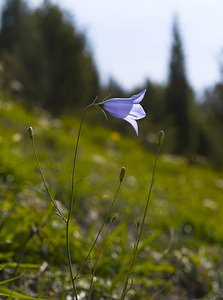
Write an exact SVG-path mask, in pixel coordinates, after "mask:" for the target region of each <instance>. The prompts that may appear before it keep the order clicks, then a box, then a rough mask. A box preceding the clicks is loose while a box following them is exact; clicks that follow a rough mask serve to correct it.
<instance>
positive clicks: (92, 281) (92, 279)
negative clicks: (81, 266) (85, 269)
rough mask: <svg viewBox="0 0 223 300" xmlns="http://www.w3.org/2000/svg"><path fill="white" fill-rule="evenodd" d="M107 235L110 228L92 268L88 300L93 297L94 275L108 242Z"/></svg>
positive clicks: (106, 232) (106, 233)
mask: <svg viewBox="0 0 223 300" xmlns="http://www.w3.org/2000/svg"><path fill="white" fill-rule="evenodd" d="M107 236H108V228H107V230H106V231H105V238H104V239H103V240H102V243H101V245H100V248H99V250H98V255H97V257H96V260H95V263H94V266H93V270H92V274H91V282H90V287H89V295H88V300H91V297H92V289H93V283H94V277H95V273H96V268H97V264H98V261H99V258H100V256H101V253H102V251H103V249H104V246H105V242H106V237H107Z"/></svg>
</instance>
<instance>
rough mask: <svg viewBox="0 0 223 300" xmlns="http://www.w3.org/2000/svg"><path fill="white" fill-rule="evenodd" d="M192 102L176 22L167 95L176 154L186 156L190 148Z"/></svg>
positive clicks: (167, 109)
mask: <svg viewBox="0 0 223 300" xmlns="http://www.w3.org/2000/svg"><path fill="white" fill-rule="evenodd" d="M190 101H191V100H190V87H189V84H188V81H187V76H186V71H185V61H184V53H183V46H182V41H181V36H180V32H179V28H178V23H177V21H176V20H175V21H174V23H173V42H172V49H171V56H170V63H169V77H168V84H167V94H166V113H167V116H168V117H169V119H170V120H171V123H172V126H173V128H174V131H175V132H176V135H175V146H174V149H173V152H174V153H175V154H186V153H187V152H188V149H189V147H190V143H191V128H190Z"/></svg>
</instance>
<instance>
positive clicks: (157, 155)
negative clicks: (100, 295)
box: [120, 131, 164, 300]
mask: <svg viewBox="0 0 223 300" xmlns="http://www.w3.org/2000/svg"><path fill="white" fill-rule="evenodd" d="M163 138H164V132H163V131H160V132H159V136H158V143H157V144H158V146H157V152H156V157H155V161H154V164H153V171H152V178H151V182H150V186H149V192H148V196H147V201H146V206H145V209H144V213H143V217H142V222H141V224H140V227H139V230H138V232H137V236H136V242H135V245H134V248H133V254H132V257H131V261H130V264H129V269H128V272H127V276H126V279H125V282H124V287H123V290H122V294H121V298H120V299H121V300H124V299H125V296H126V293H127V286H128V282H129V278H130V276H131V274H132V269H133V266H134V263H135V260H136V255H137V251H138V247H139V242H140V239H141V236H142V232H143V228H144V225H145V220H146V216H147V212H148V207H149V202H150V198H151V194H152V189H153V185H154V181H155V173H156V166H157V162H158V158H159V154H160V149H161V145H162V143H163Z"/></svg>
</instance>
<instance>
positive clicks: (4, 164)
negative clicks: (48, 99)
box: [0, 96, 223, 299]
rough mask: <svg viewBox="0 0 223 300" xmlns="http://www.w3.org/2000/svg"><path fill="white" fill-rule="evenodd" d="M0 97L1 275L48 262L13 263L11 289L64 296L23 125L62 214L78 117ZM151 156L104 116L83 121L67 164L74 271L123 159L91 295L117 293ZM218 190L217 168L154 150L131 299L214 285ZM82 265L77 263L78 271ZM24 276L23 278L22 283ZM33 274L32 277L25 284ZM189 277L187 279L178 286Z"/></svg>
mask: <svg viewBox="0 0 223 300" xmlns="http://www.w3.org/2000/svg"><path fill="white" fill-rule="evenodd" d="M1 98H2V100H1V101H0V147H1V151H0V187H1V192H0V197H1V220H0V228H1V231H0V261H1V264H3V265H6V267H5V270H7V272H6V271H5V272H4V276H6V277H7V276H12V275H17V274H21V270H20V268H19V267H18V268H15V266H14V267H13V266H12V265H11V266H10V265H8V263H18V264H19V265H22V264H25V263H26V264H37V265H38V264H39V268H40V266H41V265H42V263H43V261H47V263H48V267H47V271H43V272H42V273H41V272H40V271H38V272H40V273H38V272H36V271H32V272H31V271H30V269H29V268H26V269H24V270H23V271H22V275H21V276H22V278H21V279H20V282H21V286H20V289H19V291H20V292H22V291H23V290H22V289H23V288H24V292H25V291H27V292H32V293H33V295H34V296H37V295H39V296H40V297H43V298H44V297H46V298H47V299H55V297H57V298H58V299H62V298H64V297H65V296H61V295H65V294H66V291H68V290H69V289H70V288H71V286H70V282H69V277H68V276H67V273H66V257H65V252H64V249H65V238H64V232H63V225H62V224H61V222H60V220H59V218H58V217H57V216H56V215H55V214H52V206H51V203H50V202H49V199H48V197H47V195H46V193H45V190H44V187H43V185H42V182H41V178H40V176H39V173H38V170H37V168H36V164H35V160H34V156H33V152H32V148H31V144H30V140H29V138H28V135H27V131H26V129H27V127H28V126H29V125H32V126H33V127H34V129H35V134H36V144H37V147H38V152H39V157H40V161H41V166H42V168H43V171H44V174H45V177H46V179H47V182H48V184H49V187H50V189H51V192H52V194H53V196H54V197H55V199H56V200H57V201H58V204H59V205H60V207H61V209H62V211H63V212H64V213H65V214H66V213H67V208H68V199H69V197H70V185H71V171H72V153H73V150H74V144H75V140H76V134H77V130H78V126H79V120H78V119H77V118H74V117H72V118H71V117H63V118H62V119H61V120H57V119H54V118H50V117H49V116H47V115H46V114H45V113H43V112H38V111H36V112H32V113H31V112H30V111H28V110H26V109H24V108H23V107H22V106H21V105H19V104H15V103H13V102H11V101H10V100H9V99H3V96H1ZM153 161H154V154H153V152H151V151H150V150H148V149H145V148H143V147H142V146H141V144H140V137H139V139H137V138H136V137H135V136H133V137H131V138H128V137H125V136H123V135H122V134H121V133H119V132H117V131H113V130H111V129H109V123H108V122H107V123H106V122H105V123H104V124H103V126H101V125H99V124H97V123H96V124H94V126H92V124H91V123H90V122H89V123H88V122H87V121H86V123H85V124H84V127H83V133H82V136H81V141H80V148H79V151H78V161H77V172H76V174H77V178H76V191H75V197H76V199H77V203H76V205H75V207H74V217H75V218H74V219H75V220H76V221H75V222H76V223H75V222H73V223H72V231H73V239H72V240H71V247H72V249H74V251H73V253H72V255H73V260H74V262H75V270H76V271H77V270H78V268H79V267H80V265H81V261H82V260H83V258H84V257H85V256H86V255H87V253H88V250H89V248H90V245H91V243H92V241H93V239H94V236H95V233H96V232H97V229H98V228H99V227H100V224H101V222H102V220H103V217H105V214H106V209H107V207H108V206H109V204H110V202H111V200H112V198H113V196H114V192H115V189H116V187H117V183H118V180H119V171H120V168H121V166H125V167H126V176H125V180H124V182H123V186H122V189H121V190H120V194H119V196H118V199H117V202H116V206H115V212H117V213H118V217H117V219H116V221H115V223H114V224H112V225H111V226H109V238H108V240H107V242H106V245H107V246H106V248H105V250H104V252H103V255H102V257H101V258H100V261H99V263H98V267H97V274H96V282H95V287H96V291H95V293H96V294H97V293H98V295H99V294H100V291H101V290H104V292H105V294H106V295H109V294H110V293H112V294H113V295H114V296H115V295H120V291H121V288H122V284H123V280H124V276H125V273H126V270H127V264H128V262H129V259H128V255H129V254H130V252H131V247H132V242H133V240H134V238H135V234H136V223H137V221H138V220H139V218H141V216H142V212H143V209H144V206H145V201H146V197H147V192H148V186H149V183H150V178H151V174H152V166H153ZM222 191H223V176H222V174H221V173H218V172H216V171H214V170H212V169H211V168H210V167H209V166H208V164H207V163H204V164H197V165H195V164H190V163H188V162H187V161H186V160H184V159H181V158H179V157H174V156H168V155H165V154H163V155H161V158H160V160H159V162H158V167H157V172H156V180H155V187H154V191H153V194H152V198H151V203H150V207H149V213H148V217H147V222H146V228H145V231H144V233H143V239H142V241H141V243H140V248H139V249H140V255H139V257H138V260H137V264H136V266H135V269H134V274H133V281H134V284H135V285H134V289H133V290H132V291H130V295H131V294H132V295H133V296H132V297H133V298H131V299H148V298H147V296H148V295H153V294H154V295H156V294H158V295H159V297H160V298H159V297H158V296H157V297H158V299H162V297H164V296H162V295H167V294H171V293H174V291H176V290H181V289H182V290H186V293H187V290H189V289H191V291H192V292H191V293H192V294H193V297H195V296H196V295H198V294H199V293H200V294H202V295H208V294H209V295H217V294H218V293H219V291H221V289H222V286H221V282H220V280H219V279H218V278H219V276H220V275H221V274H222V270H223V268H222V251H221V245H222V243H223V227H222V226H221V219H222V216H223V206H222V205H221V204H222V203H221V202H222ZM97 249H98V248H96V249H95V253H93V256H92V257H93V258H94V257H96V253H97ZM88 271H89V270H88V268H85V271H84V272H86V273H87V272H88ZM37 273H38V274H40V277H38V276H37ZM36 276H37V277H36ZM27 278H29V282H30V285H28V286H23V284H24V282H25V281H26V279H27ZM37 278H38V280H37ZM57 280H61V281H62V282H64V285H61V284H60V283H59V282H58V281H57ZM37 281H38V284H39V285H38V286H35V288H32V284H33V282H37ZM188 281H189V282H190V281H192V282H193V283H194V285H192V286H187V284H188ZM182 282H183V283H182ZM195 283H196V284H195ZM88 284H89V278H88V277H87V278H83V279H81V280H79V281H78V288H79V287H80V288H81V289H82V290H85V288H86V289H87V288H88ZM15 286H16V285H15ZM142 287H143V288H142ZM50 297H51V298H50ZM61 297H62V298H61ZM134 297H135V298H134ZM164 298H165V297H164ZM105 299H106V298H105Z"/></svg>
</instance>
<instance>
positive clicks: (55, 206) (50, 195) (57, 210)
mask: <svg viewBox="0 0 223 300" xmlns="http://www.w3.org/2000/svg"><path fill="white" fill-rule="evenodd" d="M31 140H32V146H33V152H34V155H35V159H36V163H37V166H38V169H39V172H40V176H41V178H42V181H43V184H44V187H45V190H46V192H47V194H48V196H49V198H50V200H51V202H52V204H53V206H54V208H55V209H56V212H57V214H58V215H59V216H60V217H61V219H62V220H63V221H64V222H65V223H66V222H67V220H66V218H65V217H64V215H63V213H62V212H61V210H60V209H59V207H58V205H57V203H56V201H55V200H54V199H53V196H52V194H51V193H50V190H49V188H48V185H47V182H46V180H45V177H44V175H43V171H42V168H41V165H40V162H39V158H38V154H37V151H36V145H35V138H34V135H33V136H32V138H31Z"/></svg>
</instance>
